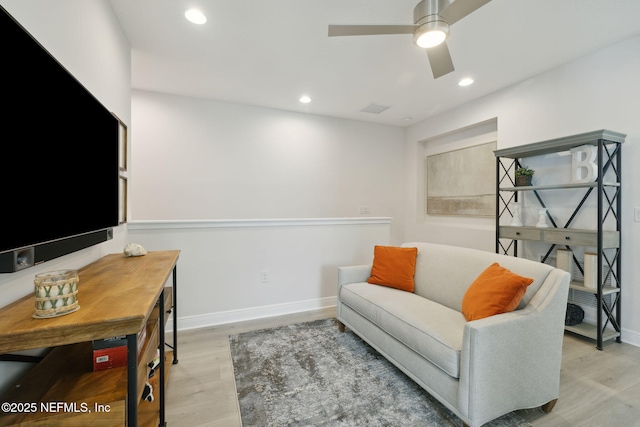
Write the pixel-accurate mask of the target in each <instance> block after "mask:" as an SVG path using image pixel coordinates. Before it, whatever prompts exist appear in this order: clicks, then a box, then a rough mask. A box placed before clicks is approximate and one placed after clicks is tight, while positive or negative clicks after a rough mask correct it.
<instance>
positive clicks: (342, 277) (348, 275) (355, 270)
mask: <svg viewBox="0 0 640 427" xmlns="http://www.w3.org/2000/svg"><path fill="white" fill-rule="evenodd" d="M371 267H372V264H366V265H351V266H348V267H338V289H340V286H342V285H346V284H347V283H360V282H366V281H367V279H368V278H369V277H370V276H371Z"/></svg>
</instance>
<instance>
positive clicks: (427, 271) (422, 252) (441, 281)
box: [402, 242, 554, 312]
mask: <svg viewBox="0 0 640 427" xmlns="http://www.w3.org/2000/svg"><path fill="white" fill-rule="evenodd" d="M402 246H403V247H417V248H418V256H417V258H416V274H415V279H414V282H415V289H414V293H416V294H418V295H420V296H423V297H425V298H428V299H430V300H432V301H436V302H438V303H440V304H443V305H446V306H447V307H449V308H452V309H454V310H456V311H460V312H461V311H462V298H463V297H464V294H465V292H466V291H467V288H469V285H471V283H472V282H473V281H474V280H475V279H476V277H478V275H479V274H480V273H482V271H483V270H484V269H485V268H487V267H488V266H489V265H491V264H492V263H494V262H499V263H500V265H501V266H503V267H505V268H508V269H509V270H511V271H513V272H514V273H516V274H519V275H521V276H525V277H531V278H532V279H534V280H533V283H532V284H531V285H529V286H528V287H527V292H526V293H525V295H524V297H523V298H522V301H520V304H518V308H519V309H520V308H524V306H525V305H526V304H528V303H529V301H530V300H531V298H533V296H534V295H535V294H536V292H538V289H540V286H541V285H542V283H543V282H544V281H545V279H546V278H547V276H548V275H549V272H550V271H551V270H553V269H554V267H553V266H550V265H546V264H543V263H541V262H534V261H531V260H528V259H525V258H518V257H513V256H506V255H500V254H496V253H493V252H487V251H481V250H478V249H470V248H462V247H457V246H448V245H439V244H435V243H424V242H409V243H404V244H402Z"/></svg>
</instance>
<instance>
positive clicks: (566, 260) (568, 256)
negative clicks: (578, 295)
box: [556, 249, 573, 280]
mask: <svg viewBox="0 0 640 427" xmlns="http://www.w3.org/2000/svg"><path fill="white" fill-rule="evenodd" d="M556 267H558V268H559V269H561V270H564V271H567V272H569V277H570V278H569V280H573V251H571V250H569V249H558V250H557V251H556Z"/></svg>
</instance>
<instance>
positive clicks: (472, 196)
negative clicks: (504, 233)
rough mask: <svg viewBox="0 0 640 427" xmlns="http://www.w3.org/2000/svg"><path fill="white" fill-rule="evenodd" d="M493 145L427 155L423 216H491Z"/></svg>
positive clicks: (494, 144) (494, 173)
mask: <svg viewBox="0 0 640 427" xmlns="http://www.w3.org/2000/svg"><path fill="white" fill-rule="evenodd" d="M495 150H496V142H490V143H487V144H481V145H475V146H473V147H469V148H463V149H460V150H455V151H449V152H446V153H440V154H435V155H433V156H428V157H427V159H426V165H425V169H426V181H427V183H426V184H427V185H426V188H427V214H429V215H466V216H484V217H492V216H495V211H496V157H495V155H494V153H493V152H494V151H495Z"/></svg>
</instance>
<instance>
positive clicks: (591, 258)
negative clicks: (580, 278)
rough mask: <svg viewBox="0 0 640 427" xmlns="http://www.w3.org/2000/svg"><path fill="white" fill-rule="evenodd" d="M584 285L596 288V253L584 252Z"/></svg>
mask: <svg viewBox="0 0 640 427" xmlns="http://www.w3.org/2000/svg"><path fill="white" fill-rule="evenodd" d="M584 286H585V288H589V289H598V254H594V253H592V252H585V253H584Z"/></svg>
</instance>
